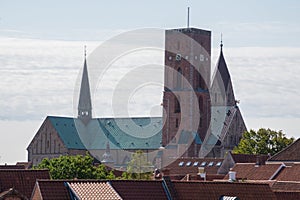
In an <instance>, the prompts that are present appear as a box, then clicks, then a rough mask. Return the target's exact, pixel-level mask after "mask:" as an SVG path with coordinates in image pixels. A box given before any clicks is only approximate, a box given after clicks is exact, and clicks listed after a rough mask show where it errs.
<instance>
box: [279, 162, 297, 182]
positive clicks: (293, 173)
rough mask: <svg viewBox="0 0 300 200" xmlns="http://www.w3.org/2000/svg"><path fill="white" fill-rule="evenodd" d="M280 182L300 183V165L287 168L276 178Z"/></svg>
mask: <svg viewBox="0 0 300 200" xmlns="http://www.w3.org/2000/svg"><path fill="white" fill-rule="evenodd" d="M276 180H278V181H300V163H298V164H291V165H289V166H286V167H285V168H284V169H283V170H282V171H281V172H280V174H279V175H278V176H277V177H276Z"/></svg>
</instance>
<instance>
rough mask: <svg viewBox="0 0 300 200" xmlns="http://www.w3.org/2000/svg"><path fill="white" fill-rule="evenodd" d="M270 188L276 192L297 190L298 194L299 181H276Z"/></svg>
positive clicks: (299, 189) (299, 188)
mask: <svg viewBox="0 0 300 200" xmlns="http://www.w3.org/2000/svg"><path fill="white" fill-rule="evenodd" d="M271 189H272V190H273V191H276V192H299V194H300V182H297V181H276V182H275V183H274V184H272V185H271Z"/></svg>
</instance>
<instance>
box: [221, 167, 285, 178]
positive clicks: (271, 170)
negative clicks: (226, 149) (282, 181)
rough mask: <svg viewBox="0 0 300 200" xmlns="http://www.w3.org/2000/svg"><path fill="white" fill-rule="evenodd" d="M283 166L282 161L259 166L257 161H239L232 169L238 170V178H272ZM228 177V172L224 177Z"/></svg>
mask: <svg viewBox="0 0 300 200" xmlns="http://www.w3.org/2000/svg"><path fill="white" fill-rule="evenodd" d="M283 167H284V165H283V164H282V163H278V164H266V165H259V166H256V165H255V163H237V164H235V165H234V167H233V168H232V171H235V172H236V179H245V180H271V179H272V178H274V177H275V176H276V174H277V173H278V172H279V170H280V169H282V168H283ZM228 178H229V175H228V174H227V175H226V176H225V178H224V179H228Z"/></svg>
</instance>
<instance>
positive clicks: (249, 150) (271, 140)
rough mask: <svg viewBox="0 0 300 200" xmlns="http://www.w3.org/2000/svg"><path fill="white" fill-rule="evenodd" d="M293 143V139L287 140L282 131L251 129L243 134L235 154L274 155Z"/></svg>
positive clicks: (234, 151)
mask: <svg viewBox="0 0 300 200" xmlns="http://www.w3.org/2000/svg"><path fill="white" fill-rule="evenodd" d="M293 141H294V138H293V137H291V138H287V137H286V136H285V134H284V133H283V132H282V131H281V130H280V131H274V130H271V129H264V128H261V129H259V130H258V131H257V132H255V131H254V130H252V129H251V130H250V131H246V132H245V133H244V134H243V137H242V139H241V141H240V143H239V145H238V146H236V147H235V148H234V149H233V153H242V154H270V155H274V154H275V153H277V152H279V151H281V150H282V149H284V148H285V147H287V146H288V145H290V144H291V143H293Z"/></svg>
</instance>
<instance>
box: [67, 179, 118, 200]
mask: <svg viewBox="0 0 300 200" xmlns="http://www.w3.org/2000/svg"><path fill="white" fill-rule="evenodd" d="M69 185H70V188H71V189H72V190H73V192H75V194H76V195H77V197H79V198H80V199H82V200H88V199H99V200H100V199H107V200H108V199H110V200H113V199H114V200H119V199H122V198H121V197H120V196H119V194H118V193H117V192H116V191H115V190H114V189H113V188H112V186H111V185H110V184H109V183H107V182H99V181H98V182H89V181H87V182H70V183H69Z"/></svg>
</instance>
